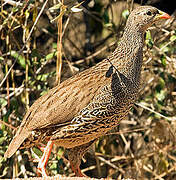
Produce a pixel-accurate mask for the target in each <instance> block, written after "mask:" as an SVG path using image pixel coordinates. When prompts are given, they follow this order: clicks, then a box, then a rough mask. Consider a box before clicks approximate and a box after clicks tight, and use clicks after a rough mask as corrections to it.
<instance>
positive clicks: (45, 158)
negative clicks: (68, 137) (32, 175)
mask: <svg viewBox="0 0 176 180" xmlns="http://www.w3.org/2000/svg"><path fill="white" fill-rule="evenodd" d="M52 147H53V141H51V140H50V141H48V143H47V145H46V147H45V148H44V152H43V155H42V157H41V159H40V161H39V163H38V173H39V174H41V175H42V177H43V176H44V177H46V176H47V173H46V168H45V167H46V164H47V162H48V160H49V156H50V154H51V150H52Z"/></svg>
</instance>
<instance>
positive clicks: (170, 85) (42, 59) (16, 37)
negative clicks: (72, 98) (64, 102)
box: [0, 0, 176, 180]
mask: <svg viewBox="0 0 176 180" xmlns="http://www.w3.org/2000/svg"><path fill="white" fill-rule="evenodd" d="M173 3H174V1H172V2H171V1H165V0H146V1H143V0H140V1H133V0H124V1H119V0H116V1H113V0H86V1H81V0H78V1H76V0H60V1H58V0H45V1H44V0H40V1H37V0H25V1H18V2H17V1H13V0H1V6H0V8H1V12H0V178H12V177H13V178H14V177H33V176H36V175H37V174H36V167H37V162H36V160H37V158H38V157H40V156H41V154H42V152H41V151H40V150H39V149H38V148H37V147H33V148H28V149H26V148H21V149H20V150H19V151H17V152H16V154H15V155H14V156H13V157H11V158H10V159H5V158H4V152H5V151H6V149H7V147H8V144H9V143H10V141H11V139H12V137H13V136H14V134H15V132H16V129H17V127H18V126H19V124H20V123H21V121H22V118H23V116H24V114H25V112H26V110H27V109H28V108H29V107H30V105H31V104H32V103H33V102H34V101H35V100H36V99H37V98H39V97H40V96H41V95H43V94H45V93H47V91H48V90H49V89H51V88H52V87H54V86H55V85H56V84H58V83H60V82H62V81H64V80H65V79H67V78H69V77H71V76H72V75H74V74H76V73H78V72H79V71H83V70H84V69H86V68H89V67H91V66H93V65H95V64H96V63H98V62H100V61H101V60H102V59H103V58H105V57H107V56H108V55H109V54H110V52H112V51H113V50H114V48H115V46H116V44H117V43H118V40H119V38H120V37H121V35H122V33H123V28H124V25H125V22H126V19H127V17H128V14H129V12H130V11H131V10H132V9H133V8H134V7H136V6H139V5H140V4H142V5H146V4H148V5H153V6H155V7H158V8H159V9H160V10H163V11H165V12H167V13H169V14H170V15H172V18H171V19H169V20H167V21H162V22H160V23H157V24H155V25H154V26H152V27H151V28H150V29H149V30H148V31H147V33H146V35H145V39H146V40H145V41H146V44H145V47H144V68H143V71H142V81H141V91H140V96H139V99H138V101H137V102H136V104H135V106H134V108H133V109H132V111H131V112H130V114H129V116H128V119H126V120H124V121H122V122H121V123H120V125H119V126H118V127H117V128H116V129H114V130H113V131H111V132H109V133H108V134H107V136H105V137H102V138H100V140H99V141H97V142H96V144H95V145H94V146H93V147H92V149H90V151H89V152H88V153H87V154H86V155H85V157H84V159H83V161H82V164H81V169H82V170H83V172H85V174H86V175H88V176H90V177H96V178H98V177H111V178H114V179H123V178H131V179H159V180H161V179H167V180H174V179H176V23H175V21H174V19H175V14H176V9H175V5H174V4H173ZM80 103H81V102H80ZM47 170H48V174H49V175H51V176H54V175H56V174H64V175H67V176H73V173H72V171H71V168H70V164H69V162H68V160H67V154H66V152H65V153H64V149H63V148H61V147H54V148H53V151H52V155H51V157H50V160H49V163H48V165H47Z"/></svg>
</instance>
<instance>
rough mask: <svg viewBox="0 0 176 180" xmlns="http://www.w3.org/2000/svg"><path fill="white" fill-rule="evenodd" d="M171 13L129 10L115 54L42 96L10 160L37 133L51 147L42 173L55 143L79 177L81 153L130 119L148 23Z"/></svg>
mask: <svg viewBox="0 0 176 180" xmlns="http://www.w3.org/2000/svg"><path fill="white" fill-rule="evenodd" d="M169 18H170V16H169V15H168V14H167V13H165V12H163V11H161V10H158V9H157V8H155V7H152V6H140V7H138V8H136V9H134V10H133V11H132V12H131V13H130V14H129V17H128V19H127V22H126V26H125V28H124V33H123V35H122V37H121V40H120V41H119V43H118V45H117V47H116V49H115V50H114V51H113V52H112V54H111V55H110V56H108V57H107V58H105V59H104V60H102V61H101V62H99V63H98V64H96V65H95V66H93V67H91V68H89V69H86V70H84V71H82V72H80V73H78V74H76V75H74V76H73V77H71V78H69V79H67V80H65V81H63V82H62V83H61V84H59V85H57V86H56V87H54V88H53V89H51V90H49V91H48V93H47V94H45V95H43V96H41V97H40V98H39V99H37V100H36V101H35V102H34V103H33V105H32V106H31V107H30V108H29V110H28V111H27V113H26V114H25V116H24V118H23V120H22V123H21V125H20V126H19V128H18V130H17V132H16V135H15V136H14V138H13V139H12V141H11V143H10V145H9V147H8V149H7V151H6V152H5V155H4V156H5V157H6V158H10V157H11V156H12V155H13V154H14V153H15V152H16V151H17V149H18V148H19V147H20V146H21V144H22V143H23V142H24V141H25V140H26V139H27V138H29V137H30V136H32V134H34V135H35V136H36V138H37V139H38V141H46V142H47V145H46V147H45V149H44V153H43V155H42V157H41V159H40V161H39V163H38V170H39V172H40V173H41V175H42V176H47V173H46V164H47V161H48V159H49V155H50V153H51V150H52V147H53V144H55V145H56V146H61V147H64V148H65V149H67V150H68V159H69V161H70V164H71V168H72V170H73V171H74V172H75V175H76V176H84V174H83V173H82V172H81V170H80V167H79V166H80V163H81V159H82V156H83V155H84V154H85V152H86V151H87V150H88V149H89V147H90V146H91V145H92V144H93V143H95V142H96V141H97V140H98V138H99V137H101V136H103V135H105V134H106V133H107V132H108V131H110V130H112V129H113V128H115V127H117V126H118V125H119V123H120V121H121V120H123V119H125V118H126V116H127V115H128V113H129V111H130V109H131V108H132V107H133V104H134V102H135V100H136V99H137V97H138V94H139V89H140V79H141V68H142V62H143V46H144V34H145V31H146V30H147V28H148V27H150V26H151V25H152V24H153V23H155V22H156V21H158V20H160V19H169Z"/></svg>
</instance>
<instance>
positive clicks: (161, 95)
mask: <svg viewBox="0 0 176 180" xmlns="http://www.w3.org/2000/svg"><path fill="white" fill-rule="evenodd" d="M165 97H166V92H165V91H164V90H161V91H160V92H159V93H156V98H157V99H158V100H159V101H163V100H164V99H165Z"/></svg>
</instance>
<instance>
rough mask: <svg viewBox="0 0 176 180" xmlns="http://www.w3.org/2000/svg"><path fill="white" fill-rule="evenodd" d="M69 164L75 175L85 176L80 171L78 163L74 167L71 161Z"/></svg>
mask: <svg viewBox="0 0 176 180" xmlns="http://www.w3.org/2000/svg"><path fill="white" fill-rule="evenodd" d="M70 165H71V168H72V171H73V172H74V173H75V175H76V176H78V177H86V175H85V174H84V173H82V172H81V169H80V167H79V165H77V166H76V167H75V166H74V165H73V164H72V163H70Z"/></svg>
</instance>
